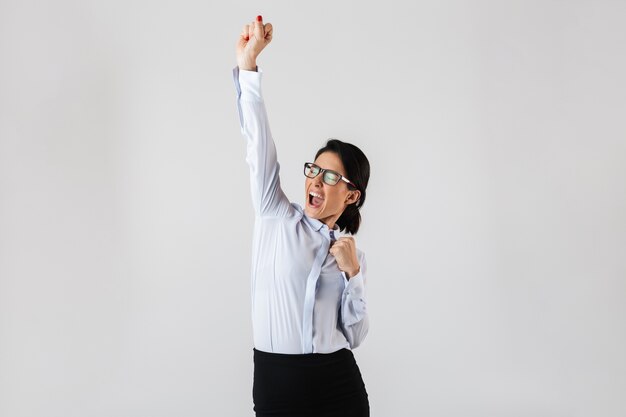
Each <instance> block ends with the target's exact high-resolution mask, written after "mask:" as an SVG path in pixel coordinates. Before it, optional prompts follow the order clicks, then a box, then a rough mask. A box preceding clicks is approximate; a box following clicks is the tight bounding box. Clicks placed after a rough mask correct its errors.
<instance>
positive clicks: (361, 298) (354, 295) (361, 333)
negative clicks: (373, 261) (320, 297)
mask: <svg viewBox="0 0 626 417" xmlns="http://www.w3.org/2000/svg"><path fill="white" fill-rule="evenodd" d="M360 258H361V259H360V260H359V264H360V271H359V273H358V274H356V275H355V276H353V277H352V278H350V279H349V280H348V279H346V275H345V273H343V276H344V283H345V288H344V291H343V294H342V296H341V330H342V332H343V334H344V335H345V336H346V339H348V342H349V343H350V347H351V348H352V349H354V348H356V347H358V346H359V345H360V344H361V342H363V339H365V336H367V332H368V330H369V316H368V314H367V302H366V299H365V284H366V276H367V263H366V261H365V255H362V256H361V257H360Z"/></svg>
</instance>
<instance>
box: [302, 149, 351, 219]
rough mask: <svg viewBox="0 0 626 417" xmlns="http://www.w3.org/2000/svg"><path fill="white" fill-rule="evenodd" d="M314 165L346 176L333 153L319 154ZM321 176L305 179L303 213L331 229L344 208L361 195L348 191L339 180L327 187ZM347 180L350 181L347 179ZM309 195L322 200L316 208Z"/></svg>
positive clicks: (344, 183)
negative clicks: (313, 194)
mask: <svg viewBox="0 0 626 417" xmlns="http://www.w3.org/2000/svg"><path fill="white" fill-rule="evenodd" d="M314 163H315V165H318V166H320V167H321V168H325V169H330V170H332V171H336V172H338V173H340V174H341V175H342V176H343V175H345V174H346V172H345V170H344V168H343V163H342V162H341V159H340V158H339V156H338V155H337V154H336V153H334V152H330V151H326V152H323V153H321V154H320V155H319V156H318V157H317V159H316V160H315V161H314ZM323 175H324V174H322V173H320V174H318V175H317V176H316V177H315V178H308V177H306V180H305V182H304V191H305V199H306V204H305V209H304V211H305V213H306V214H307V216H309V217H311V218H314V219H318V220H320V221H322V222H323V223H325V224H326V225H327V226H328V227H329V228H330V229H332V228H333V227H334V226H335V222H336V221H337V219H339V217H340V216H341V213H343V211H344V209H345V208H346V206H348V205H349V204H352V203H354V202H356V201H358V199H359V197H360V196H361V193H360V191H357V190H353V191H351V190H349V189H348V183H346V182H345V181H343V180H340V181H339V182H338V183H337V184H335V185H328V184H326V183H325V182H324V181H323V180H322V177H323ZM348 179H349V180H351V178H349V177H348ZM311 193H315V194H316V195H318V196H321V198H322V200H321V201H320V202H319V204H318V205H317V206H316V205H315V204H314V203H313V201H312V200H313V197H312V196H311Z"/></svg>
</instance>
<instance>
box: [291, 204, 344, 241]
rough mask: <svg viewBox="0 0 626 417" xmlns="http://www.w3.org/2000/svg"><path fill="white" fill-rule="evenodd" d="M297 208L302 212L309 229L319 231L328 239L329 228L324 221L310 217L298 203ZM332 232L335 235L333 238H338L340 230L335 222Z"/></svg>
mask: <svg viewBox="0 0 626 417" xmlns="http://www.w3.org/2000/svg"><path fill="white" fill-rule="evenodd" d="M298 208H299V209H300V210H299V211H300V212H301V213H302V217H303V218H304V220H305V221H306V222H307V223H308V225H309V226H310V227H311V229H313V230H315V231H316V232H320V233H321V234H322V235H324V236H326V237H327V238H328V239H330V229H329V228H328V226H327V225H326V224H325V223H324V222H322V221H321V220H318V219H314V218H312V217H309V216H307V214H306V213H305V212H304V210H303V209H302V207H300V206H299V205H298ZM333 234H334V235H335V240H337V239H339V238H340V237H341V231H340V230H339V226H337V223H335V228H334V229H333Z"/></svg>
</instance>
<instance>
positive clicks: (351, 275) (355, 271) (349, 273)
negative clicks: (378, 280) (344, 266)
mask: <svg viewBox="0 0 626 417" xmlns="http://www.w3.org/2000/svg"><path fill="white" fill-rule="evenodd" d="M359 272H361V267H360V266H359V267H358V268H357V269H353V270H351V271H346V275H347V276H348V279H350V278H352V277H354V276H355V275H357V274H358V273H359Z"/></svg>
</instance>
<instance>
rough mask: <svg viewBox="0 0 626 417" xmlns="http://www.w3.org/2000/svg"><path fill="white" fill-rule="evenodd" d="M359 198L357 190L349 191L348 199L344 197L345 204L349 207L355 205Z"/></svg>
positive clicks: (359, 193)
mask: <svg viewBox="0 0 626 417" xmlns="http://www.w3.org/2000/svg"><path fill="white" fill-rule="evenodd" d="M359 198H361V192H360V191H359V190H354V191H350V192H349V193H348V197H346V204H347V205H350V204H352V203H356V202H357V201H359Z"/></svg>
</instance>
